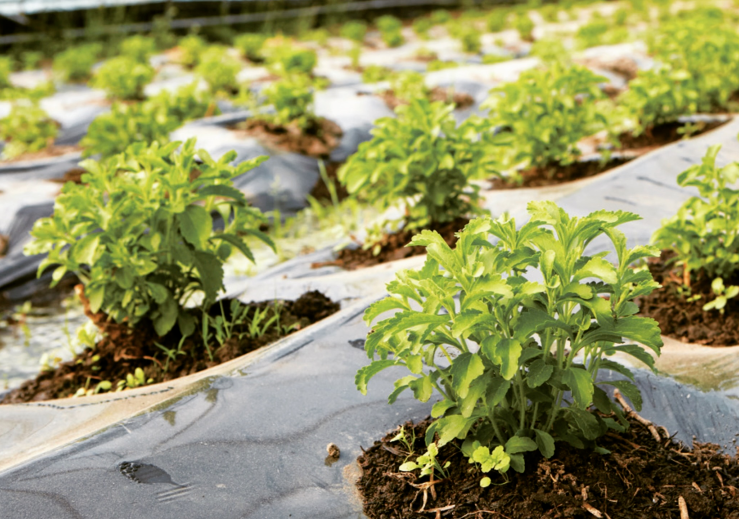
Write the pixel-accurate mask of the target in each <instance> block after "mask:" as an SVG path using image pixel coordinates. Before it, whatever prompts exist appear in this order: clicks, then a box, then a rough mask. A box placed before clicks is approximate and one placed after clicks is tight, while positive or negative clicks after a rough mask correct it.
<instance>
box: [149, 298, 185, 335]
mask: <svg viewBox="0 0 739 519" xmlns="http://www.w3.org/2000/svg"><path fill="white" fill-rule="evenodd" d="M157 310H158V315H157V316H156V317H155V318H154V322H153V324H154V330H155V331H156V332H157V335H159V337H164V336H165V335H166V334H167V332H169V331H170V330H171V329H172V327H173V326H174V325H175V323H176V322H177V315H178V314H179V307H178V306H177V303H176V302H175V300H174V299H172V298H171V297H169V298H167V299H166V300H165V301H164V302H163V303H162V304H160V305H159V306H158V308H157Z"/></svg>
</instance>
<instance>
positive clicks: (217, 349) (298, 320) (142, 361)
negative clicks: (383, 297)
mask: <svg viewBox="0 0 739 519" xmlns="http://www.w3.org/2000/svg"><path fill="white" fill-rule="evenodd" d="M83 301H84V299H83ZM246 306H248V307H249V313H248V317H249V318H248V319H247V321H246V322H244V323H242V324H238V325H236V326H235V327H234V330H233V334H232V335H231V337H230V338H229V339H227V340H226V341H225V342H224V343H223V345H222V346H220V345H219V344H218V343H217V342H216V341H215V340H214V338H213V337H211V340H210V341H209V345H210V348H211V350H212V355H213V358H212V359H211V358H210V356H209V355H208V350H207V348H206V347H205V346H204V344H205V341H204V340H203V336H202V333H201V332H200V330H201V326H200V324H199V323H198V325H197V326H196V330H197V331H196V332H195V334H193V335H192V336H190V337H188V338H187V339H185V341H184V344H183V346H182V348H181V351H182V352H183V354H180V355H176V356H175V358H174V359H170V360H169V361H168V359H167V356H166V355H165V354H164V352H163V350H162V349H161V348H160V347H158V346H157V343H158V344H160V345H162V346H164V347H166V348H169V349H175V350H176V349H177V347H178V344H179V343H180V340H181V338H182V335H181V334H180V332H179V329H178V327H176V326H175V328H174V329H173V330H172V331H171V332H169V333H168V334H167V335H166V336H164V337H158V336H157V334H156V333H155V331H154V327H153V325H152V324H151V322H150V321H142V322H140V323H139V325H137V327H136V328H135V329H130V328H129V327H128V326H127V325H126V324H125V323H124V324H118V323H115V322H110V321H108V320H107V316H106V315H105V314H102V313H98V314H93V313H92V312H91V311H90V310H89V306H88V305H87V304H85V313H86V314H87V316H88V317H89V318H90V319H91V320H92V321H93V322H94V323H95V325H96V326H97V327H98V328H99V329H100V330H101V331H102V332H103V334H104V337H103V338H102V339H101V340H100V341H99V342H98V343H97V344H96V346H95V348H94V349H91V348H86V349H85V350H84V351H83V352H81V353H80V354H78V355H77V356H76V357H75V358H74V359H73V360H71V361H69V362H64V363H62V364H60V365H59V366H58V367H57V368H55V369H54V370H53V371H44V372H41V373H39V375H38V376H37V377H36V378H35V379H31V380H28V381H26V382H24V383H23V384H22V385H21V386H20V387H19V388H17V389H14V390H12V391H10V392H9V393H7V394H6V395H5V396H4V398H3V400H2V401H0V404H13V403H21V402H35V401H41V400H50V399H54V398H64V397H69V396H72V395H74V394H75V392H76V391H77V390H78V389H79V388H81V387H89V388H95V387H96V386H97V384H98V383H99V382H100V381H103V380H108V381H110V382H112V384H113V389H115V388H116V383H117V381H119V380H125V379H126V375H128V374H129V373H130V374H133V373H134V372H135V370H136V368H141V369H142V370H143V372H144V374H145V378H146V379H149V378H151V379H153V382H154V383H157V382H166V381H169V380H173V379H176V378H179V377H184V376H187V375H191V374H193V373H197V372H198V371H202V370H204V369H207V368H210V367H213V366H217V365H218V364H221V363H223V362H227V361H229V360H232V359H235V358H237V357H240V356H241V355H244V354H246V353H249V352H251V351H254V350H256V349H258V348H261V347H262V346H266V345H267V344H270V343H273V342H275V341H277V340H278V339H280V338H282V337H285V336H287V335H290V334H292V333H294V332H296V331H298V330H300V329H301V328H304V327H306V326H308V325H310V324H313V323H315V322H318V321H320V320H321V319H324V318H326V317H328V316H330V315H331V314H334V313H336V312H337V311H338V310H339V306H340V305H339V304H338V303H335V302H333V301H331V300H330V299H329V298H327V297H326V296H324V295H323V294H321V293H320V292H318V291H312V292H306V293H305V294H303V295H302V296H300V298H298V299H297V300H295V301H280V302H276V301H268V302H261V303H248V304H247V305H246ZM278 307H279V308H278ZM265 310H266V316H265V317H264V319H263V320H262V321H261V322H262V324H263V325H264V323H266V322H267V321H269V320H270V319H271V318H272V317H273V316H274V315H275V312H276V310H277V311H278V312H279V318H278V319H277V320H276V321H274V322H273V323H272V324H270V325H269V326H266V327H265V326H263V328H264V330H263V334H261V335H258V336H256V335H255V336H252V335H250V334H249V323H250V322H251V321H252V319H251V318H252V317H253V316H254V315H255V313H256V312H257V311H265ZM222 311H223V313H224V314H225V317H226V319H230V318H231V310H230V301H229V300H224V301H223V306H222V307H221V305H220V304H219V303H216V304H215V305H213V306H212V307H211V309H210V312H209V313H210V315H211V316H212V317H217V316H220V315H221V312H222ZM193 315H194V316H195V317H196V318H198V319H200V318H199V316H198V313H196V312H194V313H193ZM165 368H166V369H165Z"/></svg>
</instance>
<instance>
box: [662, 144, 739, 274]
mask: <svg viewBox="0 0 739 519" xmlns="http://www.w3.org/2000/svg"><path fill="white" fill-rule="evenodd" d="M720 149H721V146H720V145H715V146H711V147H710V148H709V149H708V151H707V152H706V155H705V157H703V161H702V162H701V164H696V165H694V166H691V167H690V168H688V169H687V170H685V171H684V172H682V173H681V174H680V175H678V177H677V182H678V185H680V186H681V187H692V188H696V189H698V193H699V195H700V196H693V197H690V198H689V199H688V200H687V201H685V203H684V204H683V205H682V206H681V207H680V209H678V211H677V213H676V214H675V215H674V216H672V217H671V218H668V219H666V220H663V222H662V226H661V227H660V228H659V229H658V230H657V231H656V232H655V233H654V236H653V237H652V240H653V242H654V244H655V245H656V246H657V247H659V248H661V249H666V250H670V251H672V252H674V254H675V264H676V266H678V267H681V268H682V269H683V272H684V274H683V279H685V280H686V283H685V284H686V285H688V286H689V285H690V279H691V277H695V276H694V273H697V272H701V271H702V272H705V274H706V275H707V276H708V278H709V279H716V278H724V279H732V277H733V276H734V274H735V273H736V272H737V271H738V270H739V226H738V225H737V222H739V189H737V188H736V187H735V184H736V182H737V181H739V163H736V162H732V163H730V164H728V165H726V166H724V167H721V168H719V167H716V156H717V155H718V152H719V150H720Z"/></svg>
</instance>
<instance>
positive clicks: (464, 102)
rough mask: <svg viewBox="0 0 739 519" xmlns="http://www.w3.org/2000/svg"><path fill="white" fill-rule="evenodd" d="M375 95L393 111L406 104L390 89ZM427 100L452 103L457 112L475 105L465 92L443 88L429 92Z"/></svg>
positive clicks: (473, 99) (436, 88)
mask: <svg viewBox="0 0 739 519" xmlns="http://www.w3.org/2000/svg"><path fill="white" fill-rule="evenodd" d="M377 95H378V96H380V97H381V98H382V100H383V101H385V103H386V104H387V105H388V107H390V108H391V109H393V110H395V109H396V108H397V107H398V106H400V105H406V104H408V102H407V101H404V100H402V99H398V98H397V97H395V92H393V91H392V90H391V89H388V90H383V91H382V92H378V93H377ZM428 99H429V101H432V102H433V101H443V102H445V103H448V102H450V101H451V102H453V103H454V106H455V108H456V109H457V110H462V109H464V108H468V107H470V106H472V105H473V104H475V98H474V97H472V96H471V95H470V94H467V93H465V92H455V91H454V90H453V89H451V88H443V87H438V86H437V87H434V88H432V89H431V90H430V92H429V95H428Z"/></svg>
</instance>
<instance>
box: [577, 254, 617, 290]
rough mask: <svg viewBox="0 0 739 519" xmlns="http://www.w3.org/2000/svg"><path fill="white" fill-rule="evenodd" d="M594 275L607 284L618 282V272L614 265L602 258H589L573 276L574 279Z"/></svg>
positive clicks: (578, 279)
mask: <svg viewBox="0 0 739 519" xmlns="http://www.w3.org/2000/svg"><path fill="white" fill-rule="evenodd" d="M589 277H594V278H600V279H602V280H603V281H605V282H606V283H608V284H609V285H614V284H616V283H618V272H616V267H614V266H613V264H612V263H610V262H609V261H606V260H604V259H603V258H590V260H589V261H588V262H587V263H586V264H585V265H584V266H583V267H582V268H581V269H580V270H578V271H577V273H576V274H575V276H574V278H573V279H574V281H580V280H581V279H585V278H589Z"/></svg>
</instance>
